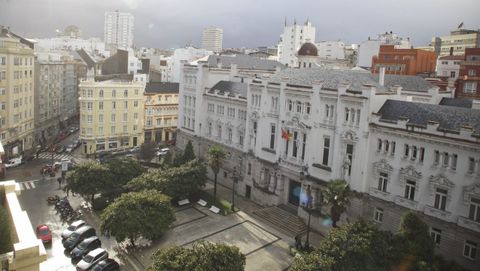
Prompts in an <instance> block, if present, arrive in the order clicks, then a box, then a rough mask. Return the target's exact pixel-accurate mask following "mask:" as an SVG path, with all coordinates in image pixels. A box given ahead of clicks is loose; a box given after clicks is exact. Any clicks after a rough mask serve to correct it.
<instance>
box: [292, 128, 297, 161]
mask: <svg viewBox="0 0 480 271" xmlns="http://www.w3.org/2000/svg"><path fill="white" fill-rule="evenodd" d="M297 151H298V132H293V148H292V156H293V157H297Z"/></svg>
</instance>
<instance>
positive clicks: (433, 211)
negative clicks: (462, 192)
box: [423, 205, 452, 221]
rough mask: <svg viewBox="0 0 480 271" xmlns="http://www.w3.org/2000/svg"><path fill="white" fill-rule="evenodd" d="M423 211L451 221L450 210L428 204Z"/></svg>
mask: <svg viewBox="0 0 480 271" xmlns="http://www.w3.org/2000/svg"><path fill="white" fill-rule="evenodd" d="M423 213H424V214H426V215H429V216H433V217H436V218H438V219H441V220H445V221H450V219H451V217H452V214H451V213H450V212H447V211H442V210H440V209H437V208H435V207H433V206H428V205H426V206H425V210H424V211H423Z"/></svg>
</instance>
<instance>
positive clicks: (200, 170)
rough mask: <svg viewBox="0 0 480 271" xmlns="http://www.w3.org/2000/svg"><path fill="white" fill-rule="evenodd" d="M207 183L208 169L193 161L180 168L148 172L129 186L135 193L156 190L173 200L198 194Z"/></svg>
mask: <svg viewBox="0 0 480 271" xmlns="http://www.w3.org/2000/svg"><path fill="white" fill-rule="evenodd" d="M206 181H207V170H206V168H205V167H204V166H203V165H202V164H201V163H200V162H199V161H198V160H192V161H190V162H188V163H186V164H184V165H181V166H178V167H170V168H167V169H164V170H161V171H160V170H153V171H149V172H146V173H144V174H143V175H140V176H138V177H137V178H134V179H133V180H132V181H130V182H129V183H128V186H129V188H130V189H132V190H134V191H140V190H148V189H154V190H157V191H160V192H162V193H164V194H165V195H168V196H170V197H172V198H173V199H184V198H188V197H190V196H191V195H192V194H194V193H196V192H198V191H199V190H200V189H201V188H202V187H203V186H204V185H205V183H206Z"/></svg>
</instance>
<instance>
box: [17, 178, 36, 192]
mask: <svg viewBox="0 0 480 271" xmlns="http://www.w3.org/2000/svg"><path fill="white" fill-rule="evenodd" d="M38 181H39V180H33V181H26V182H20V183H18V184H19V185H20V189H21V190H31V189H35V188H36V187H37V182H38Z"/></svg>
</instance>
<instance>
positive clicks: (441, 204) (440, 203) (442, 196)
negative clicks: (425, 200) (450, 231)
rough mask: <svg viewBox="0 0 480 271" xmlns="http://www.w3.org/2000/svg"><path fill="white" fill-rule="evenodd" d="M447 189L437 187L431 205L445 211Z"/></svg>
mask: <svg viewBox="0 0 480 271" xmlns="http://www.w3.org/2000/svg"><path fill="white" fill-rule="evenodd" d="M447 192H448V191H447V190H446V189H442V188H437V189H436V191H435V202H434V205H433V207H435V208H436V209H439V210H442V211H445V207H446V205H447Z"/></svg>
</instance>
